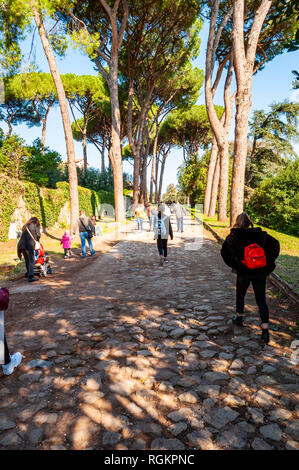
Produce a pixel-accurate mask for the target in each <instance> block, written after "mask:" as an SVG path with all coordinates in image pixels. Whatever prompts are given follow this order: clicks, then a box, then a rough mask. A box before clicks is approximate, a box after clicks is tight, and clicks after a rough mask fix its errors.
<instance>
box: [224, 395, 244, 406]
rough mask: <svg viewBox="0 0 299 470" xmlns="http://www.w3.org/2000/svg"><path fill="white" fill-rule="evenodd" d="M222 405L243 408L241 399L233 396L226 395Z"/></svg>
mask: <svg viewBox="0 0 299 470" xmlns="http://www.w3.org/2000/svg"><path fill="white" fill-rule="evenodd" d="M224 403H225V404H226V405H229V406H243V405H244V404H245V402H244V400H242V398H240V397H237V396H235V395H227V396H226V397H225V399H224Z"/></svg>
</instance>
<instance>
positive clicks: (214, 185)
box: [208, 154, 220, 217]
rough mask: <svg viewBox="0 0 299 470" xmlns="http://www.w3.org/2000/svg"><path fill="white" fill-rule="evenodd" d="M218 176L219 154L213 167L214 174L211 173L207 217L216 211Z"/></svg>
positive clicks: (212, 215) (213, 214)
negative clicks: (211, 180)
mask: <svg viewBox="0 0 299 470" xmlns="http://www.w3.org/2000/svg"><path fill="white" fill-rule="evenodd" d="M219 176H220V156H219V154H218V156H217V161H216V165H215V168H214V174H213V182H212V188H211V198H210V206H209V212H208V216H209V217H215V213H216V204H217V195H218V186H219Z"/></svg>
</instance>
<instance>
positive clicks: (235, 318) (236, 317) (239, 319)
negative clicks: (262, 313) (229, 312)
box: [232, 315, 243, 326]
mask: <svg viewBox="0 0 299 470" xmlns="http://www.w3.org/2000/svg"><path fill="white" fill-rule="evenodd" d="M232 322H233V324H234V325H236V326H243V317H240V316H239V315H233V317H232Z"/></svg>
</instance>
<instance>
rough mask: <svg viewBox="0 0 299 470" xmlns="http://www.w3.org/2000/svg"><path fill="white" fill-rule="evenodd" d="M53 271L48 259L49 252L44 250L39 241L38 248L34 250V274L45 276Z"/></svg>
mask: <svg viewBox="0 0 299 470" xmlns="http://www.w3.org/2000/svg"><path fill="white" fill-rule="evenodd" d="M53 272H54V271H53V268H52V267H51V265H50V261H49V254H48V253H47V252H45V251H44V247H43V245H42V244H41V243H40V248H39V249H38V250H35V264H34V275H36V276H40V277H46V276H47V275H48V274H53Z"/></svg>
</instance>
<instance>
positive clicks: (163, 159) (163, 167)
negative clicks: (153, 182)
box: [158, 152, 168, 202]
mask: <svg viewBox="0 0 299 470" xmlns="http://www.w3.org/2000/svg"><path fill="white" fill-rule="evenodd" d="M167 156H168V152H165V153H164V155H163V157H162V163H161V170H160V183H159V193H158V201H159V202H161V196H162V186H163V178H164V170H165V163H166V158H167Z"/></svg>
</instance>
